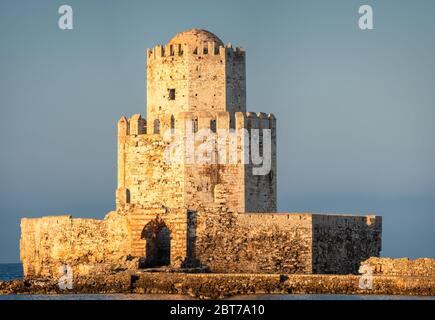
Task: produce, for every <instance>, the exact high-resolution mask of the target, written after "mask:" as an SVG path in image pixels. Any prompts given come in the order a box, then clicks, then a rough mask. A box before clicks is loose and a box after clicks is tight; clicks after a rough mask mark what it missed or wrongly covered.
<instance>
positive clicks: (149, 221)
mask: <svg viewBox="0 0 435 320" xmlns="http://www.w3.org/2000/svg"><path fill="white" fill-rule="evenodd" d="M188 218H189V215H188V211H187V210H185V209H168V208H162V207H160V208H142V209H135V210H134V211H132V212H128V219H129V223H130V228H131V251H130V253H131V254H132V255H133V256H136V257H143V258H145V260H146V259H147V258H149V257H147V255H149V254H150V253H149V252H147V241H153V239H147V235H146V234H147V233H151V234H150V235H151V238H155V234H153V233H155V232H157V231H159V230H158V229H159V228H161V227H162V226H165V227H167V229H168V231H169V243H168V244H169V247H170V248H169V250H170V254H169V256H170V260H169V265H170V266H171V267H178V268H179V267H183V266H185V265H186V264H187V263H188V261H189V259H191V258H192V257H191V255H192V254H193V252H191V248H190V247H189V245H188V243H189V234H188ZM153 228H154V230H153ZM148 250H149V248H148Z"/></svg>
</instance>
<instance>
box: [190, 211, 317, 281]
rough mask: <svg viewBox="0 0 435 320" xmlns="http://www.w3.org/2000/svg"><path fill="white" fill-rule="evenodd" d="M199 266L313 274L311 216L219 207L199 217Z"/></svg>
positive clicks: (231, 270) (229, 269) (233, 270)
mask: <svg viewBox="0 0 435 320" xmlns="http://www.w3.org/2000/svg"><path fill="white" fill-rule="evenodd" d="M196 223H197V226H196V247H195V250H196V257H197V259H198V264H199V265H205V266H207V267H209V269H210V270H211V271H212V272H221V273H311V270H312V265H311V257H312V251H311V242H312V232H311V216H310V215H299V214H268V213H267V214H243V213H242V214H237V213H233V212H230V211H228V209H225V208H224V207H219V206H216V207H215V208H214V209H208V210H206V211H204V212H199V213H198V215H197V220H196Z"/></svg>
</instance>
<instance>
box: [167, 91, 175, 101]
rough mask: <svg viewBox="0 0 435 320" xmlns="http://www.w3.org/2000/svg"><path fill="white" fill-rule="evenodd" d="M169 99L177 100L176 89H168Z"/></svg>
mask: <svg viewBox="0 0 435 320" xmlns="http://www.w3.org/2000/svg"><path fill="white" fill-rule="evenodd" d="M168 99H169V100H175V89H168Z"/></svg>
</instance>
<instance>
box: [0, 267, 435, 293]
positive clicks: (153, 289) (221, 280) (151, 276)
mask: <svg viewBox="0 0 435 320" xmlns="http://www.w3.org/2000/svg"><path fill="white" fill-rule="evenodd" d="M360 279H361V276H357V275H284V274H281V275H279V274H212V273H202V274H198V273H196V274H193V273H192V274H191V273H189V274H188V273H168V272H151V273H150V272H132V271H122V272H117V273H113V274H101V275H98V276H92V277H90V276H88V277H78V278H76V279H74V283H73V289H72V290H61V289H60V288H59V285H58V283H57V282H55V281H53V280H48V279H25V280H13V281H6V282H1V283H0V294H48V295H50V294H177V295H187V296H190V297H194V298H199V299H221V298H226V297H230V296H234V295H252V294H346V295H408V296H435V277H433V276H386V275H375V276H373V287H372V289H361V288H360V285H359V284H360Z"/></svg>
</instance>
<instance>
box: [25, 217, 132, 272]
mask: <svg viewBox="0 0 435 320" xmlns="http://www.w3.org/2000/svg"><path fill="white" fill-rule="evenodd" d="M129 253H130V231H129V225H128V221H127V218H126V217H125V216H121V215H119V214H117V213H115V212H111V213H109V214H108V215H107V216H106V218H105V219H104V220H94V219H72V218H71V216H59V217H43V218H38V219H22V220H21V240H20V255H21V262H22V263H23V268H24V275H25V276H26V277H28V278H35V277H57V276H59V274H60V273H59V267H60V266H61V265H63V264H68V265H70V266H71V268H72V270H73V272H74V274H75V275H87V274H90V273H93V272H101V271H103V270H115V269H118V268H126V267H127V266H128V265H129V262H128V260H126V256H127V255H128V254H129Z"/></svg>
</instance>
